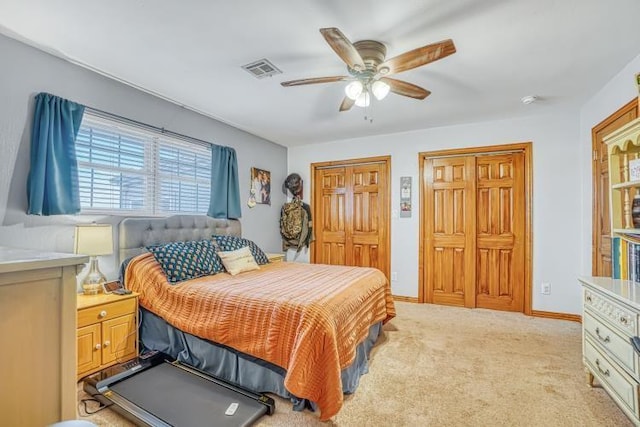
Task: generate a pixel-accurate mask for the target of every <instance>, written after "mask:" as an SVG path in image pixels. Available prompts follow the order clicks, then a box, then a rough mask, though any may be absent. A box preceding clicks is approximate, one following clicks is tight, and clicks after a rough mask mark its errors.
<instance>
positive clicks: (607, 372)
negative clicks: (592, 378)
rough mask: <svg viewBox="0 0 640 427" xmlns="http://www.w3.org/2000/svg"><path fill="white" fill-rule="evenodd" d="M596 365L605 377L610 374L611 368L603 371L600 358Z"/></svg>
mask: <svg viewBox="0 0 640 427" xmlns="http://www.w3.org/2000/svg"><path fill="white" fill-rule="evenodd" d="M596 367H597V368H598V371H600V373H601V374H602V375H604V376H605V377H608V376H609V370H608V369H607V370H606V371H603V370H602V368H601V367H600V361H599V360H598V359H596Z"/></svg>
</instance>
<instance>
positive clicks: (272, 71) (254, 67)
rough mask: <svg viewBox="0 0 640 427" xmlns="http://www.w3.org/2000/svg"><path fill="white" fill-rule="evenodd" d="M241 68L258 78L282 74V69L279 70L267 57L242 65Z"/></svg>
mask: <svg viewBox="0 0 640 427" xmlns="http://www.w3.org/2000/svg"><path fill="white" fill-rule="evenodd" d="M242 68H243V69H245V70H247V71H248V72H250V73H251V74H252V75H253V76H255V77H256V78H258V79H262V78H265V77H271V76H273V75H276V74H282V71H280V70H279V69H278V67H276V66H275V65H273V64H272V63H271V62H270V61H269V60H268V59H261V60H259V61H255V62H252V63H251V64H247V65H243V66H242Z"/></svg>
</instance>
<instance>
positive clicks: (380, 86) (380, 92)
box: [371, 80, 391, 101]
mask: <svg viewBox="0 0 640 427" xmlns="http://www.w3.org/2000/svg"><path fill="white" fill-rule="evenodd" d="M390 89H391V87H390V86H389V85H388V84H386V83H385V82H383V81H380V80H376V81H375V82H373V85H371V92H373V96H375V97H376V99H377V100H378V101H381V100H383V99H384V97H385V96H387V95H388V94H389V90H390Z"/></svg>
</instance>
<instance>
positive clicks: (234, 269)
mask: <svg viewBox="0 0 640 427" xmlns="http://www.w3.org/2000/svg"><path fill="white" fill-rule="evenodd" d="M218 254H219V255H220V259H222V264H224V268H225V270H227V272H228V273H229V274H231V275H232V276H235V275H236V274H238V273H242V272H244V271H251V270H258V269H260V266H258V264H256V260H255V259H254V258H253V255H252V254H251V250H250V249H249V247H248V246H245V247H243V248H240V249H238V250H235V251H229V252H218Z"/></svg>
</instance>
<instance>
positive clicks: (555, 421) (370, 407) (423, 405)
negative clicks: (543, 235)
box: [78, 302, 632, 427]
mask: <svg viewBox="0 0 640 427" xmlns="http://www.w3.org/2000/svg"><path fill="white" fill-rule="evenodd" d="M396 307H397V312H398V315H397V317H396V318H395V319H393V320H392V321H391V322H389V323H388V324H387V325H385V328H384V335H383V336H382V337H381V338H380V340H379V342H378V345H377V346H376V347H374V349H373V351H372V355H371V363H370V370H369V373H368V374H366V375H364V376H362V378H361V380H360V386H359V388H358V390H357V391H356V393H355V394H353V395H351V396H346V397H345V403H344V406H343V407H342V410H341V411H340V413H338V415H336V416H335V417H334V418H333V419H332V420H331V421H329V422H326V423H321V422H320V421H319V420H318V416H317V414H315V413H313V412H309V411H305V412H295V411H292V409H291V404H290V403H289V402H287V401H285V400H284V399H280V398H278V397H275V396H274V398H275V400H276V413H275V414H274V415H273V416H265V417H263V418H262V419H261V420H260V421H259V422H258V424H257V425H259V426H320V425H336V426H487V425H491V426H545V427H547V426H576V427H577V426H581V427H582V426H594V427H595V426H612V427H613V426H617V427H620V426H631V425H632V423H631V422H630V421H629V420H628V419H627V418H626V416H625V415H624V413H623V412H622V411H621V410H620V409H618V407H617V406H616V405H615V404H614V402H613V401H612V400H611V399H610V398H609V396H608V395H607V394H606V392H605V391H604V390H603V389H602V388H600V387H594V388H590V387H588V386H587V383H586V376H585V372H584V368H583V365H582V350H581V340H582V337H581V326H580V324H578V323H575V322H569V321H563V320H552V319H541V318H535V317H527V316H524V315H522V314H518V313H507V312H498V311H490V310H482V309H474V310H470V309H464V308H455V307H445V306H437V305H430V304H411V303H404V302H397V303H396ZM78 397H79V398H85V397H88V396H87V395H86V394H85V393H84V392H83V391H82V389H81V386H80V385H79V387H78ZM89 408H90V409H91V406H90V407H89ZM79 410H80V413H81V414H83V413H84V411H83V408H80V409H79ZM83 419H86V420H89V421H92V422H93V423H95V424H97V425H100V426H123V427H124V426H130V425H132V424H130V423H129V422H127V421H126V420H124V419H122V418H120V417H119V416H118V415H117V414H116V413H115V412H112V411H111V410H109V409H105V410H103V411H100V412H99V413H97V414H94V415H92V416H89V417H86V418H83Z"/></svg>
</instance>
